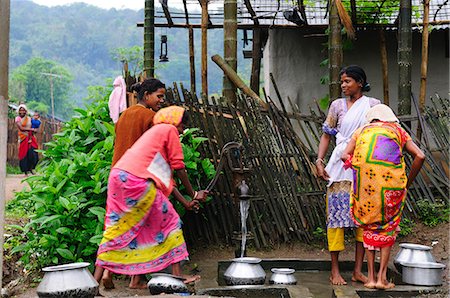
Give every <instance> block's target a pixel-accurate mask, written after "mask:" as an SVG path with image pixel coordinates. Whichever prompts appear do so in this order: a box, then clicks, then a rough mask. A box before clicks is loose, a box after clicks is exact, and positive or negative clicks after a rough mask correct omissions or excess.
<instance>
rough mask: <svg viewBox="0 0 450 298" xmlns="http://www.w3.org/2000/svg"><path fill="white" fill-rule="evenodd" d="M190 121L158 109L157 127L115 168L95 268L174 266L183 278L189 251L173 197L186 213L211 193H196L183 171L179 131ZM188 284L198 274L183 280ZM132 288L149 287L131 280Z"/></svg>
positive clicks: (180, 112) (127, 270)
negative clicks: (185, 194)
mask: <svg viewBox="0 0 450 298" xmlns="http://www.w3.org/2000/svg"><path fill="white" fill-rule="evenodd" d="M186 122H187V113H185V110H184V108H182V107H177V106H171V107H168V108H164V109H161V110H160V111H158V112H157V113H156V114H155V116H154V119H153V123H154V126H153V127H152V128H150V129H149V130H148V131H147V132H145V133H144V134H143V135H142V137H140V138H139V139H138V140H137V141H136V142H135V143H134V145H133V146H132V147H131V148H130V149H128V150H127V151H126V152H125V154H124V155H123V156H122V157H121V158H120V159H119V161H118V162H117V163H116V164H115V165H114V167H113V168H112V170H111V173H110V176H109V181H108V197H107V201H106V217H105V231H104V233H103V239H102V241H101V243H100V246H99V249H98V254H97V262H96V265H98V266H100V267H103V268H104V269H107V270H109V271H111V272H113V273H118V274H126V275H141V274H146V273H152V272H158V271H161V270H163V269H165V268H167V267H169V266H172V273H173V274H174V275H177V276H182V274H181V266H180V261H182V260H185V259H187V257H188V251H187V248H186V244H185V241H184V237H183V232H182V230H181V224H182V222H181V220H180V217H179V216H178V214H177V212H176V211H175V209H174V207H173V206H172V204H171V203H170V201H169V199H168V196H169V195H170V194H171V193H172V191H173V194H174V196H175V198H176V199H177V200H178V201H180V202H181V203H182V204H183V205H184V207H185V208H186V209H188V210H192V209H193V208H196V207H197V206H198V203H199V201H204V200H205V199H206V196H207V191H203V190H202V191H198V192H197V191H194V190H193V188H192V186H191V184H190V183H189V179H188V176H187V173H186V170H185V167H184V163H183V151H182V149H181V143H180V139H179V133H181V132H182V131H183V129H184V125H185V123H186ZM172 171H175V172H176V174H177V176H178V177H179V178H180V180H181V181H182V183H183V185H184V186H185V187H186V190H187V192H188V193H189V194H190V196H191V197H192V200H191V201H187V200H186V199H185V198H184V197H183V196H182V195H181V194H180V193H179V192H178V190H176V189H175V188H174V181H173V179H172ZM184 278H185V282H190V281H193V280H195V279H197V278H198V276H187V277H184ZM132 283H135V284H130V287H132V288H139V287H141V288H145V287H146V284H145V283H144V282H143V281H135V280H134V279H132Z"/></svg>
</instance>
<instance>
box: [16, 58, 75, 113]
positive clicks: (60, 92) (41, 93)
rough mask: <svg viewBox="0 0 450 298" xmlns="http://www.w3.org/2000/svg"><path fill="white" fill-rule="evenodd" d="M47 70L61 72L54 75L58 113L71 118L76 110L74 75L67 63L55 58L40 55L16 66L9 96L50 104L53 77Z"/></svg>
mask: <svg viewBox="0 0 450 298" xmlns="http://www.w3.org/2000/svg"><path fill="white" fill-rule="evenodd" d="M44 73H52V74H56V75H58V78H54V79H53V80H54V81H53V96H54V99H55V114H56V115H57V116H59V117H62V118H68V117H69V116H71V114H72V110H73V104H72V101H71V98H70V92H71V91H72V80H73V76H72V74H71V73H70V72H69V71H68V70H67V69H66V68H65V67H63V66H62V65H60V64H58V63H57V62H55V61H52V60H47V59H43V58H39V57H37V58H32V59H30V60H28V62H27V63H25V64H23V65H21V66H19V67H17V68H16V69H15V70H14V71H13V73H12V75H11V80H10V82H9V84H10V88H11V91H10V98H11V99H12V100H13V101H16V102H25V103H26V102H37V103H42V104H44V105H45V106H47V107H51V90H50V81H49V78H48V76H46V75H44ZM41 106H42V105H41Z"/></svg>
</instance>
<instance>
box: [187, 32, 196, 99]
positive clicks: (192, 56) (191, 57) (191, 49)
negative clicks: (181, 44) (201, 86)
mask: <svg viewBox="0 0 450 298" xmlns="http://www.w3.org/2000/svg"><path fill="white" fill-rule="evenodd" d="M188 30H189V64H190V69H191V92H193V93H194V94H195V93H196V87H195V51H194V29H193V28H192V26H190V27H189V29H188Z"/></svg>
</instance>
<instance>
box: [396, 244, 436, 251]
mask: <svg viewBox="0 0 450 298" xmlns="http://www.w3.org/2000/svg"><path fill="white" fill-rule="evenodd" d="M400 247H402V248H409V249H416V250H431V246H426V245H421V244H414V243H400Z"/></svg>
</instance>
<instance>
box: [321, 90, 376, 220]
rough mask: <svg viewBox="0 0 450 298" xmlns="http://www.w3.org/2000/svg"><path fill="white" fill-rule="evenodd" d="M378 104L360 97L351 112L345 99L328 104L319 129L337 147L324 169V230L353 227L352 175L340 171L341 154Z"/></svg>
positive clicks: (348, 172)
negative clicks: (351, 213)
mask: <svg viewBox="0 0 450 298" xmlns="http://www.w3.org/2000/svg"><path fill="white" fill-rule="evenodd" d="M379 103H380V101H379V100H378V99H375V98H370V97H367V96H362V97H361V98H360V99H358V100H357V101H356V102H355V103H353V105H352V106H351V108H350V109H347V100H346V99H345V98H339V99H336V100H335V101H333V102H332V103H331V106H330V109H329V111H328V116H327V119H326V120H325V123H324V124H323V126H322V130H323V132H324V133H326V134H329V135H333V136H335V137H336V147H335V148H334V150H333V152H332V154H331V156H330V159H329V161H328V163H327V166H326V167H325V170H326V171H327V173H328V175H329V176H330V179H329V181H328V185H327V186H328V189H327V214H328V215H327V227H328V228H344V227H355V224H354V223H353V220H352V218H351V216H350V192H351V187H350V184H351V181H352V172H351V171H350V170H345V169H344V168H343V162H342V160H341V156H342V152H343V151H344V149H345V147H346V146H347V144H348V141H349V140H350V138H351V137H352V134H353V133H354V132H355V130H356V129H358V128H359V127H361V126H363V125H364V124H365V114H366V112H367V111H368V110H369V109H370V108H371V107H372V106H374V105H377V104H379Z"/></svg>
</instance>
